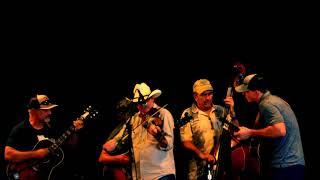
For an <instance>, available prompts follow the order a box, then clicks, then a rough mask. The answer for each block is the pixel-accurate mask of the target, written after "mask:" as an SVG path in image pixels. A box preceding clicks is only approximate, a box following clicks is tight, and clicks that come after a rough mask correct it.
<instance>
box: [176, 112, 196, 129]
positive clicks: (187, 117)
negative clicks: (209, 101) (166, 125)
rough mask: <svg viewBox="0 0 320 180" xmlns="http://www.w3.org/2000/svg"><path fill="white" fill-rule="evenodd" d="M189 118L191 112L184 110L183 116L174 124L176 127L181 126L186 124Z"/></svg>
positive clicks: (190, 117)
mask: <svg viewBox="0 0 320 180" xmlns="http://www.w3.org/2000/svg"><path fill="white" fill-rule="evenodd" d="M191 119H192V116H191V114H189V113H188V112H185V113H184V117H183V118H181V119H180V120H179V121H178V122H176V124H175V126H176V127H180V126H183V125H185V124H187V123H188V122H189V121H190V120H191Z"/></svg>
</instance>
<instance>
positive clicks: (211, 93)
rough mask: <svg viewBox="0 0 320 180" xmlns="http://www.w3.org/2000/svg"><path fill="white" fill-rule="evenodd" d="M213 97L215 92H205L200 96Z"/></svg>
mask: <svg viewBox="0 0 320 180" xmlns="http://www.w3.org/2000/svg"><path fill="white" fill-rule="evenodd" d="M212 95H213V92H212V91H209V92H204V93H202V94H200V96H203V97H205V96H212Z"/></svg>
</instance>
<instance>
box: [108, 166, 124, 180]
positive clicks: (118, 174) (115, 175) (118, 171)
mask: <svg viewBox="0 0 320 180" xmlns="http://www.w3.org/2000/svg"><path fill="white" fill-rule="evenodd" d="M102 176H103V177H105V178H106V179H116V180H128V179H129V177H128V175H127V171H126V169H125V168H124V167H123V166H120V165H119V166H118V165H112V166H111V165H105V166H104V167H103V174H102Z"/></svg>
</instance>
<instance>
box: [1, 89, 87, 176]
mask: <svg viewBox="0 0 320 180" xmlns="http://www.w3.org/2000/svg"><path fill="white" fill-rule="evenodd" d="M57 106H58V105H56V104H53V103H51V102H50V100H49V98H48V97H47V96H46V95H36V96H34V97H32V98H31V99H30V101H29V104H28V112H29V118H28V120H25V121H22V122H20V123H19V124H18V125H16V126H15V127H14V128H13V129H12V130H11V132H10V134H9V137H8V140H7V143H6V146H5V152H4V157H5V160H6V161H8V162H9V166H8V168H7V175H8V177H9V178H13V179H23V180H24V179H36V178H38V177H41V176H40V173H38V172H36V168H35V167H36V166H35V165H36V164H33V163H34V162H36V161H35V160H37V159H38V160H40V161H41V159H44V158H46V157H48V155H49V154H50V153H53V152H51V151H53V149H52V147H51V146H48V147H46V146H43V147H42V146H40V147H38V148H36V145H38V143H39V142H43V140H50V141H51V140H52V139H51V138H52V136H51V134H50V131H49V129H50V124H49V122H50V116H51V113H52V112H51V110H52V109H53V108H55V107H57ZM73 125H74V126H75V128H76V129H80V128H82V127H83V124H82V121H81V120H76V121H74V122H73ZM52 141H53V140H52ZM50 147H51V149H50ZM28 161H29V162H31V161H32V162H33V163H30V164H28V163H27V162H28ZM30 170H31V171H30ZM38 175H39V176H38ZM41 178H48V177H41Z"/></svg>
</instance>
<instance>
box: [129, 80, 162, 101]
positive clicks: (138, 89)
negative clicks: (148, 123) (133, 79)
mask: <svg viewBox="0 0 320 180" xmlns="http://www.w3.org/2000/svg"><path fill="white" fill-rule="evenodd" d="M133 94H134V97H133V100H132V102H138V101H139V99H141V97H140V94H141V95H142V96H143V100H147V99H150V98H157V97H159V96H160V95H161V91H160V90H159V89H156V90H153V91H152V92H151V90H150V87H149V86H148V85H147V84H146V83H141V84H136V85H135V86H134V89H133Z"/></svg>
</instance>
